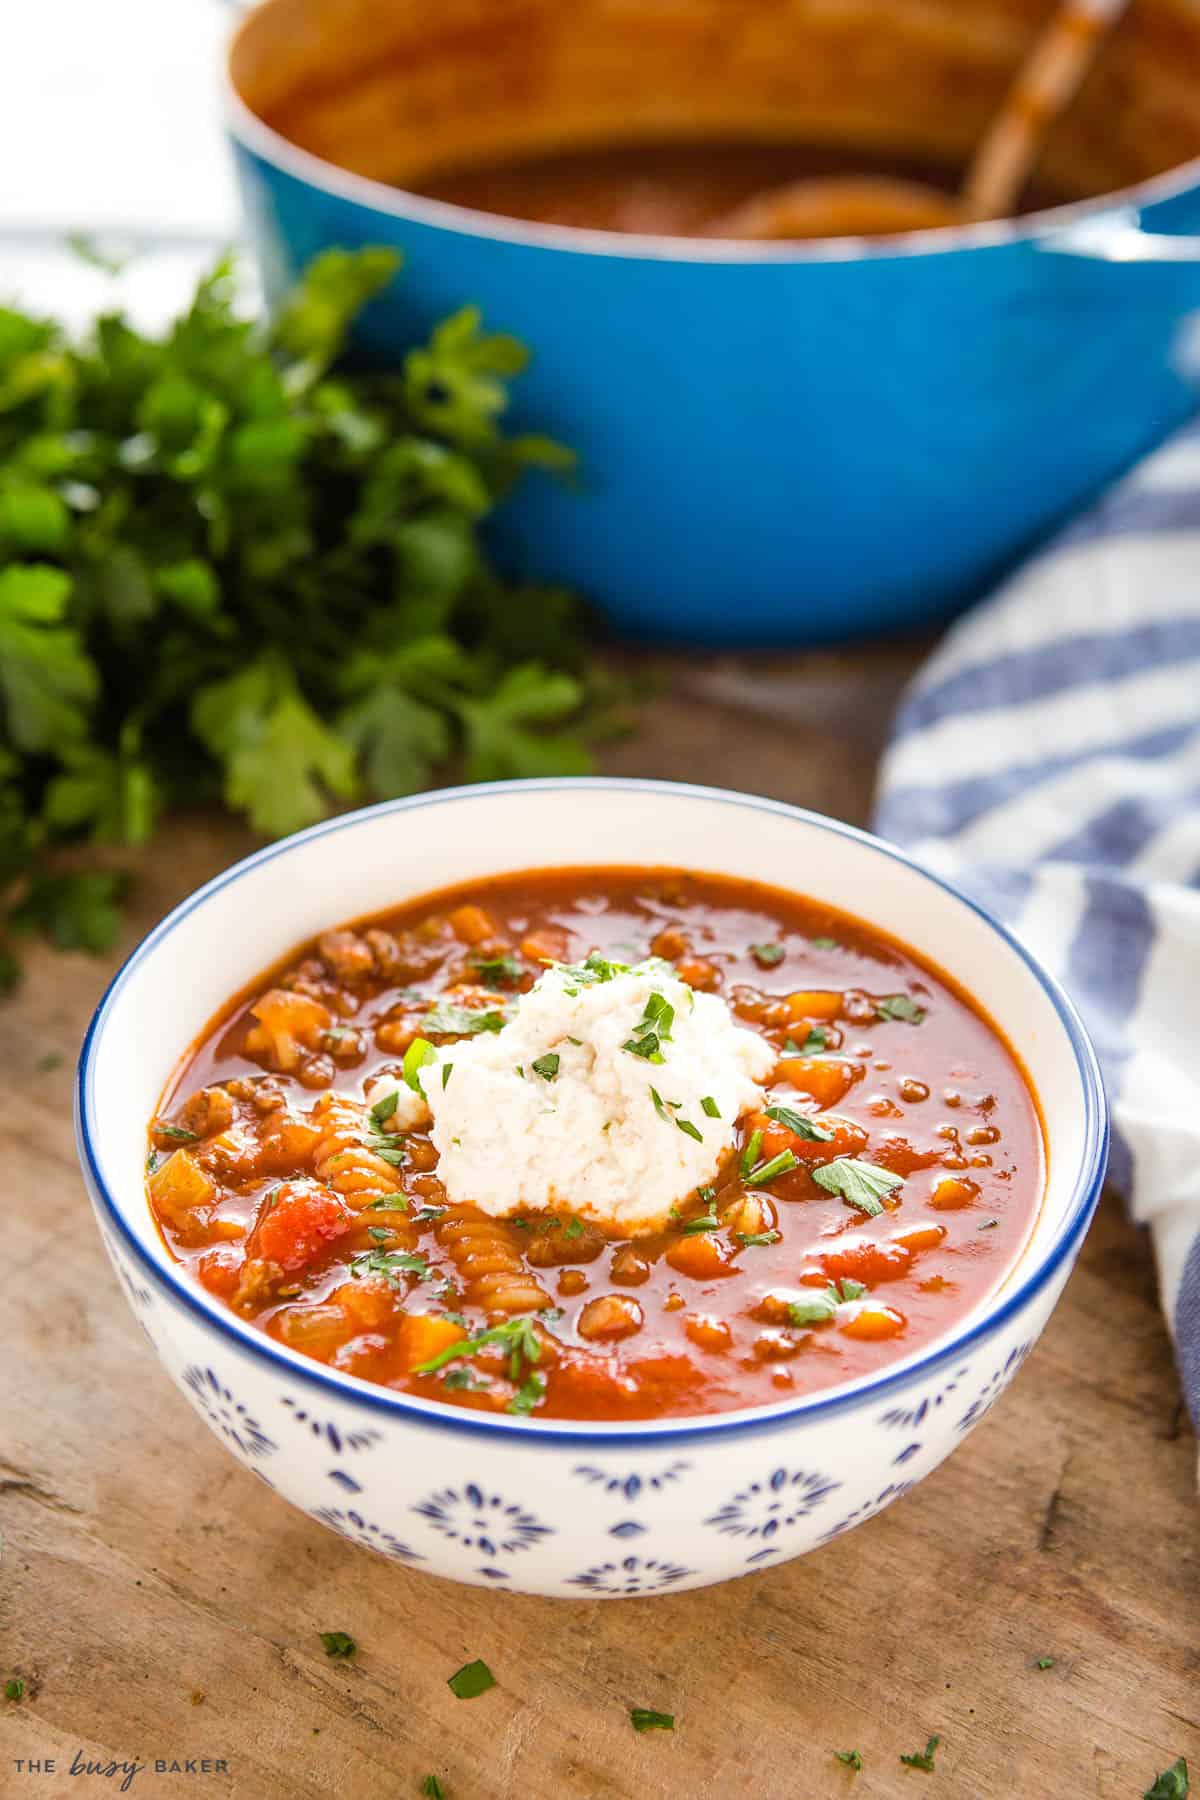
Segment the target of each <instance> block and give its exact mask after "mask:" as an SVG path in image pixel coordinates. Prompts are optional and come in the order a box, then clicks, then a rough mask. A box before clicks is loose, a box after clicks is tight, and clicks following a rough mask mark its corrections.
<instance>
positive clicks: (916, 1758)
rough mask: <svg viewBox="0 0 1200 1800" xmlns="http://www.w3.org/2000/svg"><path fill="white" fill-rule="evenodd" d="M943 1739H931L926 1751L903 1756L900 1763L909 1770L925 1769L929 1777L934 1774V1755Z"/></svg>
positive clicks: (917, 1751)
mask: <svg viewBox="0 0 1200 1800" xmlns="http://www.w3.org/2000/svg"><path fill="white" fill-rule="evenodd" d="M941 1741H942V1740H941V1739H940V1738H937V1737H931V1738H929V1739H928V1741H927V1742H926V1745H925V1748H924V1750H916V1751H914V1752H913V1754H912V1755H911V1756H902V1757H901V1758H900V1761H901V1762H902V1763H903V1764H904V1765H905V1767H906V1768H909V1769H924V1771H925V1773H926V1774H927V1775H932V1774H933V1753H934V1751H935V1750H936V1749H937V1747H938V1745H939V1744H940V1743H941Z"/></svg>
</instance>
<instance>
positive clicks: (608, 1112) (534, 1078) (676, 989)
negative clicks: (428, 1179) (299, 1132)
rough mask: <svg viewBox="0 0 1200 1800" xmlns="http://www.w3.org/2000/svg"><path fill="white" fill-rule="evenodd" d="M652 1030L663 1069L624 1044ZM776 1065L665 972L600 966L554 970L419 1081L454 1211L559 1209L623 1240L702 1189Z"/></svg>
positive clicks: (746, 1034) (654, 965)
mask: <svg viewBox="0 0 1200 1800" xmlns="http://www.w3.org/2000/svg"><path fill="white" fill-rule="evenodd" d="M604 970H608V971H614V972H611V973H609V974H607V976H604V975H598V973H597V971H604ZM648 1009H649V1010H648ZM664 1009H670V1013H669V1015H668V1014H667V1013H665V1012H664ZM664 1021H665V1023H666V1026H667V1029H661V1027H662V1026H663V1024H664ZM656 1022H657V1026H658V1027H659V1028H657V1029H656ZM651 1032H653V1035H654V1037H655V1039H656V1040H657V1046H658V1047H657V1051H656V1055H657V1056H660V1057H661V1059H662V1060H661V1061H657V1060H654V1059H653V1058H650V1057H647V1056H644V1055H639V1054H637V1053H636V1052H635V1050H633V1049H631V1048H629V1046H630V1044H631V1043H632V1044H641V1045H643V1046H645V1044H646V1042H647V1039H648V1036H649V1034H650V1033H651ZM555 1059H557V1060H555ZM774 1063H775V1052H774V1050H773V1049H772V1048H771V1046H770V1045H769V1044H768V1043H766V1042H765V1041H764V1039H762V1038H761V1037H759V1036H758V1035H757V1033H756V1032H753V1031H746V1030H744V1029H743V1028H742V1027H740V1026H738V1025H736V1024H735V1023H734V1020H733V1016H732V1014H731V1013H730V1011H729V1008H728V1007H727V1006H726V1004H725V1002H724V1001H723V1000H722V999H721V998H720V997H719V996H718V995H715V994H703V993H698V992H696V991H695V990H694V989H692V988H690V987H688V986H687V984H686V983H685V982H682V981H680V980H679V979H678V977H677V976H676V975H675V974H674V973H673V971H672V970H671V969H670V967H669V965H667V964H665V963H662V962H658V961H652V962H648V963H642V964H639V965H637V966H636V967H634V968H630V969H620V968H619V965H612V964H604V963H600V962H597V963H596V965H595V967H594V968H591V969H589V968H587V967H586V965H585V967H584V968H583V969H582V970H581V969H573V968H558V967H556V968H552V969H549V970H548V971H547V972H546V974H544V975H543V976H542V977H541V978H540V979H539V980H538V982H537V983H536V984H535V986H534V987H533V988H531V989H530V991H529V993H527V994H525V995H523V996H522V997H521V999H520V1000H519V1002H518V1003H517V1006H516V1010H515V1014H514V1016H513V1017H512V1019H511V1020H510V1021H509V1022H508V1024H506V1025H505V1026H504V1027H503V1029H502V1030H500V1031H497V1032H488V1033H481V1034H480V1035H479V1036H477V1037H473V1038H470V1039H468V1040H465V1041H462V1042H459V1043H454V1044H446V1045H444V1046H443V1047H442V1048H441V1049H440V1050H438V1051H437V1052H436V1054H435V1055H434V1057H433V1058H432V1059H431V1060H430V1061H429V1062H427V1063H426V1064H425V1065H424V1067H423V1068H422V1069H421V1070H420V1072H419V1075H418V1077H417V1079H418V1080H419V1082H420V1084H421V1088H422V1091H423V1093H424V1096H425V1099H426V1101H427V1103H428V1106H429V1110H430V1112H431V1113H432V1115H433V1127H432V1133H431V1135H432V1138H433V1142H434V1145H435V1147H436V1149H437V1151H438V1156H439V1164H438V1174H439V1176H440V1178H441V1180H442V1181H443V1182H444V1183H445V1186H446V1190H447V1193H448V1195H449V1197H450V1199H451V1201H452V1202H454V1203H455V1204H465V1203H470V1204H472V1205H474V1206H477V1207H479V1209H480V1210H481V1211H482V1212H485V1213H489V1214H490V1215H491V1216H492V1217H494V1218H506V1217H509V1216H511V1215H512V1214H514V1213H523V1212H541V1211H545V1210H547V1209H561V1210H567V1211H570V1212H573V1213H577V1214H579V1215H580V1216H581V1217H583V1218H586V1219H589V1220H592V1221H593V1222H594V1223H595V1224H597V1225H601V1226H605V1227H607V1228H608V1229H610V1230H613V1231H616V1232H618V1233H622V1234H625V1235H630V1236H632V1235H634V1234H636V1233H638V1232H643V1231H652V1230H655V1229H658V1228H660V1227H661V1226H663V1225H664V1224H666V1223H667V1221H668V1218H669V1215H670V1210H671V1207H672V1206H674V1205H676V1204H677V1203H678V1202H679V1201H681V1200H683V1199H685V1198H686V1197H687V1196H688V1195H689V1194H691V1193H692V1192H693V1191H694V1190H695V1189H696V1188H697V1187H700V1186H702V1185H703V1184H705V1183H706V1182H708V1181H711V1179H712V1178H713V1176H714V1175H715V1174H716V1172H717V1169H718V1165H719V1163H720V1161H721V1157H722V1154H723V1153H724V1152H725V1151H727V1150H728V1149H729V1148H730V1146H731V1145H732V1144H733V1142H734V1136H735V1128H736V1125H737V1121H738V1119H739V1117H740V1116H741V1114H742V1113H744V1112H746V1111H747V1110H748V1108H750V1107H752V1106H754V1105H756V1104H757V1103H758V1102H759V1101H760V1100H761V1098H762V1094H761V1087H760V1084H761V1083H763V1082H764V1081H766V1080H767V1078H768V1076H769V1075H770V1073H771V1071H772V1069H773V1067H774ZM447 1071H448V1073H447ZM705 1101H707V1102H708V1106H707V1108H706V1107H705V1105H704V1102H705Z"/></svg>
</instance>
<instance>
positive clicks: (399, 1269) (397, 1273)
mask: <svg viewBox="0 0 1200 1800" xmlns="http://www.w3.org/2000/svg"><path fill="white" fill-rule="evenodd" d="M350 1273H351V1275H352V1276H353V1278H354V1280H355V1281H361V1280H362V1279H363V1277H364V1276H365V1275H382V1276H383V1278H384V1280H385V1281H387V1282H388V1283H389V1284H390V1285H391V1286H392V1287H394V1288H402V1287H403V1286H404V1283H403V1282H402V1280H401V1279H400V1278H401V1276H402V1275H415V1276H416V1278H417V1280H418V1281H424V1280H425V1278H426V1276H427V1275H428V1274H429V1264H428V1262H427V1261H426V1259H425V1258H424V1257H423V1256H418V1255H416V1254H415V1252H413V1251H409V1250H364V1251H362V1252H361V1253H360V1254H359V1255H358V1256H354V1257H352V1258H351V1259H350Z"/></svg>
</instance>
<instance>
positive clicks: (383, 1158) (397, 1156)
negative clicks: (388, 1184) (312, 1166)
mask: <svg viewBox="0 0 1200 1800" xmlns="http://www.w3.org/2000/svg"><path fill="white" fill-rule="evenodd" d="M367 1149H368V1150H369V1151H370V1152H371V1154H372V1156H377V1157H378V1158H379V1160H380V1162H385V1163H388V1164H389V1165H390V1166H391V1167H392V1168H393V1169H399V1168H402V1167H403V1165H404V1163H405V1162H406V1161H407V1160H408V1159H407V1156H406V1153H405V1149H404V1142H403V1139H401V1140H400V1141H399V1142H397V1140H396V1138H395V1137H394V1136H389V1137H380V1136H371V1137H369V1138H368V1139H367ZM332 1160H333V1161H334V1162H336V1161H337V1158H336V1157H334V1158H333V1159H332Z"/></svg>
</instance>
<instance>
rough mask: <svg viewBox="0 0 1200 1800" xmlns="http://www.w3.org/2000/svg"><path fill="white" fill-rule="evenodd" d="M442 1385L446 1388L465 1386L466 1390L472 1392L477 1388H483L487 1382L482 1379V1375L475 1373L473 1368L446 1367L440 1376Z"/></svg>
mask: <svg viewBox="0 0 1200 1800" xmlns="http://www.w3.org/2000/svg"><path fill="white" fill-rule="evenodd" d="M442 1386H443V1387H448V1388H466V1389H467V1390H468V1391H470V1392H474V1391H475V1390H477V1389H479V1388H485V1387H486V1386H487V1382H486V1381H484V1379H483V1378H482V1376H480V1375H477V1374H476V1373H475V1371H474V1369H447V1370H446V1373H445V1374H444V1375H443V1376H442Z"/></svg>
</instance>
